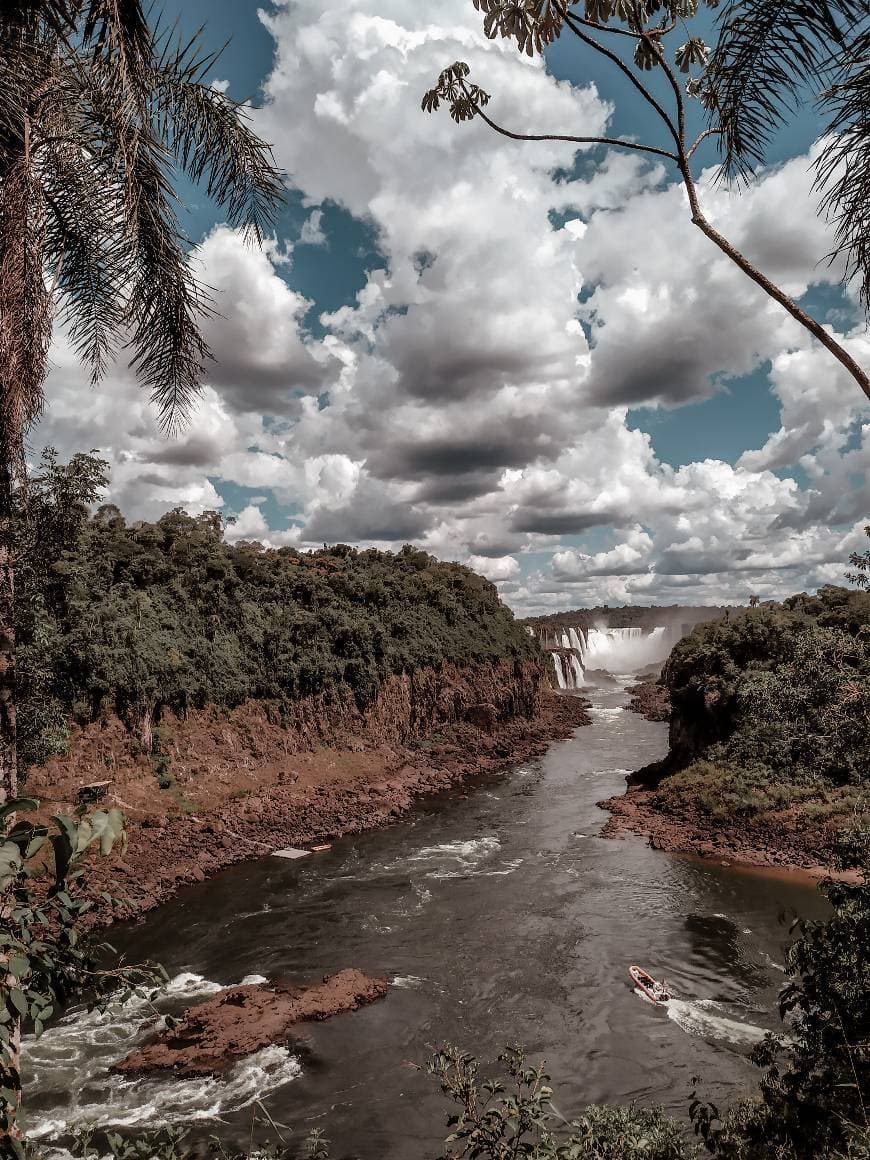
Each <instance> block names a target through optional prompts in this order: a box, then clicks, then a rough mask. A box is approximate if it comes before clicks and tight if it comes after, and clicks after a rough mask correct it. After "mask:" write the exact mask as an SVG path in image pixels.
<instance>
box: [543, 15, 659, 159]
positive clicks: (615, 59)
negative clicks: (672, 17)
mask: <svg viewBox="0 0 870 1160" xmlns="http://www.w3.org/2000/svg"><path fill="white" fill-rule="evenodd" d="M562 12H563V15H564V18H565V23H566V25H567V26H568V27H569V28H570V29H571V31H572V32H573V33H574V35H575V36H576V37H577V38H578V39H579V40H582V41H583V43H584V44H586V45H588V46H589V47H590V48H592V49H594V50H595V52H598V53H600V54H601V55H602V56H605V57H607V59H608V60H609V61H611V62H612V63H613V64H615V65H616V67H617V68H618V69H619V71H620V72H621V73H622V74H623V76H625V77H627V78H628V80H629V81H630V82H631V83H632V85H633V86H634V87H635V88H636V89H637V91H638V92H639V93H640V95H641V96H642V97H643V99H644V100H645V101H646V102H647V104H648V105H651V106H652V108H654V109H655V111H656V112H657V113H658V115H659V116H660V117H661V119H662V120H663V121H664V123H665V125H666V126H667V129H668V132H669V133H670V134H671V136H672V137H673V139H674V141H675V143H676V145H677V148H678V149H679V148H680V146H681V140H680V136H679V133H678V132H677V127H676V125H674V122H673V120H672V118H671V117H670V116H669V115H668V112H667V110H666V109H665V108H664V106H663V105H661V104H660V103H659V102H658V101H657V100H656V98H655V97H654V96H653V95H652V93H651V92H650V91H649V89H648V88H647V87H646V85H643V84H641V82H640V81H639V80H638V79H637V77H636V76H635V74H634V73H633V72H632V70H631V69H630V68H629V66H628V65H627V64H626V63H625V61H624V60H623V59H622V57H621V56H619V55H618V54H617V53H615V52H613V51H612V50H611V49H609V48H607V46H606V45H603V44H601V43H600V42H599V41H597V40H596V39H595V38H594V37H592V36H589V35H588V34H587V33H585V32H584V31H583V29H582V28H580V27H578V25H577V24H576V22H575V18H574V17H573V16H572V15H571V13H570V12H568V11H567V9H565V8H562ZM593 27H597V26H593ZM610 31H612V32H616V31H617V29H611V30H610ZM623 31H624V30H623V29H619V32H620V33H622V32H623ZM626 35H628V36H630V37H631V39H632V40H637V37H636V36H635V35H634V34H633V33H626Z"/></svg>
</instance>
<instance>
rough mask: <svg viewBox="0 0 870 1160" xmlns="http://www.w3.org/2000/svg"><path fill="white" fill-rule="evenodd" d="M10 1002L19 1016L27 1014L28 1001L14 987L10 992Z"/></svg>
mask: <svg viewBox="0 0 870 1160" xmlns="http://www.w3.org/2000/svg"><path fill="white" fill-rule="evenodd" d="M9 1001H10V1002H11V1004H12V1006H13V1007H14V1008H15V1010H16V1011H17V1012H18V1014H19V1015H26V1014H27V1000H26V999H25V997H24V995H23V993H22V992H21V991H19V990H18V988H17V987H13V988H12V989H11V990H10V992H9Z"/></svg>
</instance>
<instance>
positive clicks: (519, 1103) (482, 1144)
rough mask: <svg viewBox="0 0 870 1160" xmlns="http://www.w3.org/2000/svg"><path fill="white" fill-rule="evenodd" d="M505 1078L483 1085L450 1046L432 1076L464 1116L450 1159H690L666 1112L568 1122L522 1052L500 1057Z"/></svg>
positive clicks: (606, 1111)
mask: <svg viewBox="0 0 870 1160" xmlns="http://www.w3.org/2000/svg"><path fill="white" fill-rule="evenodd" d="M499 1063H500V1064H502V1065H503V1067H504V1069H505V1073H506V1075H505V1077H504V1079H501V1078H499V1079H482V1078H481V1077H480V1074H479V1066H478V1062H477V1060H476V1059H475V1058H474V1056H472V1055H468V1054H467V1053H465V1052H463V1051H460V1050H459V1049H458V1048H456V1047H453V1046H451V1045H446V1046H445V1047H443V1048H442V1049H441V1050H440V1051H438V1052H437V1053H436V1054H435V1056H434V1057H433V1059H432V1060H431V1062H430V1063H429V1065H428V1070H429V1071H430V1072H431V1073H432V1074H433V1075H434V1076H436V1077H437V1079H438V1080H439V1081H440V1083H441V1090H442V1092H443V1093H444V1095H445V1096H447V1097H448V1099H450V1100H451V1101H452V1102H453V1104H454V1105H456V1107H457V1109H458V1111H457V1112H456V1113H455V1114H454V1115H452V1116H451V1117H450V1119H449V1124H450V1127H451V1129H452V1130H451V1132H450V1135H449V1136H448V1137H447V1141H446V1145H447V1150H446V1152H445V1158H446V1160H475V1158H477V1157H481V1158H484V1160H512V1158H513V1157H525V1158H528V1160H587V1158H588V1160H641V1158H643V1160H688V1157H690V1156H691V1155H692V1154H693V1152H694V1149H693V1148H691V1147H690V1146H689V1145H688V1142H687V1140H686V1136H685V1132H684V1130H683V1128H682V1127H681V1125H679V1124H678V1123H676V1121H674V1120H672V1119H670V1118H669V1117H668V1116H667V1115H666V1113H665V1112H663V1111H662V1110H661V1109H659V1108H639V1107H635V1106H631V1107H618V1106H600V1107H599V1106H592V1107H589V1108H587V1109H586V1111H585V1112H584V1113H583V1115H582V1116H580V1117H579V1118H578V1119H576V1120H572V1121H570V1122H569V1121H568V1120H566V1119H565V1118H564V1116H562V1115H561V1114H560V1113H559V1111H558V1110H557V1109H556V1107H555V1105H554V1104H553V1089H552V1087H551V1086H550V1077H549V1075H547V1073H546V1072H545V1071H544V1069H543V1066H542V1065H540V1064H538V1065H534V1064H530V1063H528V1062H527V1060H526V1058H525V1054H524V1053H523V1051H522V1050H521V1049H519V1048H512V1049H510V1050H508V1051H506V1052H504V1053H503V1054H502V1055H500V1056H499Z"/></svg>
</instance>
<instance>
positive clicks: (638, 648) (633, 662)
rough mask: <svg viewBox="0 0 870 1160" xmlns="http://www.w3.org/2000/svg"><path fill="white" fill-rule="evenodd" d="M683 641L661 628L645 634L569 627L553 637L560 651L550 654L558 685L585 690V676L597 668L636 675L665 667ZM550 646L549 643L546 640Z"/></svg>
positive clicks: (672, 631)
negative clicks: (641, 670)
mask: <svg viewBox="0 0 870 1160" xmlns="http://www.w3.org/2000/svg"><path fill="white" fill-rule="evenodd" d="M679 639H680V632H679V630H678V629H676V628H665V627H659V628H654V629H653V630H652V632H649V633H644V631H643V630H642V629H640V628H590V629H589V630H588V631H587V632H585V633H584V632H583V630H582V629H575V628H569V629H568V630H567V631H564V632H561V633H558V634H556V636H555V638H552V637H551V638H550V640H549V643H550V646H551V647H552V644H553V643H555V644H556V646H557V647H558V648H559V649H561V650H562V651H560V652H551V653H550V655H551V657H552V658H553V668H554V669H555V672H556V683H557V685H558V687H559V688H560V689H564V690H568V689H582V688H584V687H585V685H586V674H587V673H589V672H591V671H594V670H596V669H601V670H604V671H605V672H608V673H614V674H628V673H636V672H638V670H640V669H645V668H648V667H650V666H651V665H660V664H663V663H664V661H665V660H667V657H668V655H669V653H670V651H671V649H672V648H673V647H674V644H675V643H676V642H677V641H678V640H679ZM543 643H544V647H547V641H546V639H544V641H543Z"/></svg>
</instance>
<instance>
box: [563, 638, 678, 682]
mask: <svg viewBox="0 0 870 1160" xmlns="http://www.w3.org/2000/svg"><path fill="white" fill-rule="evenodd" d="M671 635H672V634H671V633H670V632H669V631H668V630H667V629H664V628H656V629H654V630H653V631H652V632H651V633H649V635H644V632H643V630H642V629H641V628H637V627H632V628H590V629H589V632H588V634H587V638H586V651H585V655H584V656H583V664H584V667H585V668H586V669H606V670H607V671H608V672H611V673H630V672H635V671H637V670H638V669H643V668H646V667H647V666H648V665H654V664H660V663H661V662H662V661H664V660H665V659H666V657H667V655H668V653H669V652H670V651H671V646H672V644H673V640H672V639H671Z"/></svg>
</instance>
